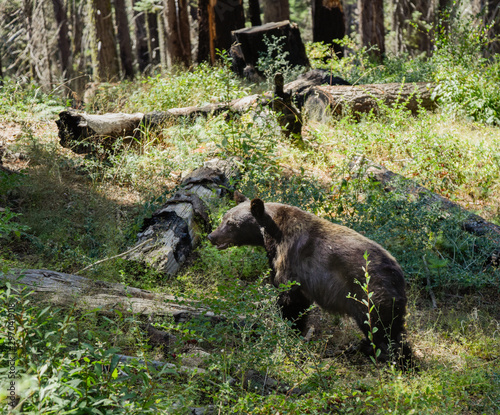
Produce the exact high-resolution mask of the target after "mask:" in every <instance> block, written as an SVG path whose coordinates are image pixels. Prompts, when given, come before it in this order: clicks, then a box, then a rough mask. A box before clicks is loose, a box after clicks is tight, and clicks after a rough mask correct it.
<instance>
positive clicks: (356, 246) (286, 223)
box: [208, 195, 411, 358]
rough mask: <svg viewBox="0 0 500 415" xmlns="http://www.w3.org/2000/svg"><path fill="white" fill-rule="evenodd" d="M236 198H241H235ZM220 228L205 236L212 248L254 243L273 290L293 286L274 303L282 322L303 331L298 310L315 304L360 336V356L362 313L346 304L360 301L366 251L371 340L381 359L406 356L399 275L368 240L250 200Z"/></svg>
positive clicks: (287, 207)
mask: <svg viewBox="0 0 500 415" xmlns="http://www.w3.org/2000/svg"><path fill="white" fill-rule="evenodd" d="M241 196H242V195H241ZM239 202H240V203H239V204H238V205H237V206H236V207H234V208H232V209H231V210H229V211H228V212H227V213H226V214H225V216H224V218H223V219H222V223H221V224H220V226H219V227H218V228H217V229H216V230H215V231H213V232H212V233H211V234H210V235H208V239H209V240H210V242H211V243H212V244H214V245H216V246H217V247H218V248H219V249H225V248H227V247H229V246H232V245H236V246H242V245H257V246H263V247H264V248H265V249H266V252H267V255H268V258H269V263H270V266H271V268H272V271H273V273H272V276H273V284H274V285H275V286H279V284H281V283H287V282H288V281H296V282H298V283H299V284H300V285H293V286H292V288H291V289H290V290H289V291H288V292H286V293H284V294H282V295H281V296H280V298H279V300H278V301H279V305H280V306H281V309H282V313H283V316H284V317H285V318H287V319H289V320H291V321H294V322H295V324H296V326H297V328H298V329H299V330H304V329H305V324H306V317H305V311H306V310H307V309H308V308H309V306H310V305H311V304H312V303H313V302H316V303H317V304H318V305H319V306H320V307H321V308H322V309H324V310H326V311H328V312H330V313H335V314H348V315H350V316H351V317H353V318H354V319H355V321H356V323H357V324H358V326H359V328H360V329H361V331H362V332H363V333H364V334H365V336H366V340H365V341H364V351H365V352H367V353H369V352H370V351H371V348H370V347H369V344H370V342H369V341H368V332H369V326H368V325H367V324H366V320H367V315H366V313H367V307H366V305H365V304H361V303H360V302H359V301H356V300H354V299H352V298H348V296H349V294H351V295H352V296H356V298H357V299H358V300H363V299H366V298H367V296H366V293H364V292H363V289H362V287H361V286H360V284H358V283H357V282H356V281H359V282H360V283H361V284H365V283H366V279H365V271H364V270H363V267H366V261H365V260H364V258H363V256H364V254H365V252H367V253H368V255H369V257H368V260H369V265H368V273H369V275H370V282H369V286H368V289H369V292H371V293H373V294H372V297H371V298H370V300H371V302H372V303H373V304H374V305H375V309H374V311H373V313H372V317H371V318H372V324H373V327H377V330H375V333H373V342H374V343H375V345H376V346H377V348H379V349H381V351H382V357H389V354H390V353H391V352H396V353H393V357H394V356H395V355H396V354H397V355H398V356H397V357H401V356H402V355H406V356H405V357H406V358H409V357H410V356H409V355H410V354H411V351H410V349H409V347H408V346H406V345H405V343H404V342H403V339H402V336H403V334H404V319H405V314H406V294H405V280H404V276H403V271H402V269H401V267H400V266H399V264H398V263H397V261H396V260H395V259H394V257H393V256H392V255H391V254H390V253H389V252H387V251H386V250H385V249H384V248H382V247H381V246H380V245H379V244H377V243H376V242H374V241H372V240H370V239H368V238H366V237H364V236H363V235H361V234H359V233H357V232H356V231H354V230H352V229H349V228H347V227H345V226H341V225H337V224H334V223H332V222H329V221H327V220H325V219H321V218H319V217H317V216H315V215H313V214H310V213H307V212H305V211H303V210H301V209H299V208H297V207H294V206H290V205H285V204H281V203H265V204H264V202H263V201H262V200H260V199H254V200H252V201H251V202H250V201H249V200H248V199H246V198H244V197H240V200H239Z"/></svg>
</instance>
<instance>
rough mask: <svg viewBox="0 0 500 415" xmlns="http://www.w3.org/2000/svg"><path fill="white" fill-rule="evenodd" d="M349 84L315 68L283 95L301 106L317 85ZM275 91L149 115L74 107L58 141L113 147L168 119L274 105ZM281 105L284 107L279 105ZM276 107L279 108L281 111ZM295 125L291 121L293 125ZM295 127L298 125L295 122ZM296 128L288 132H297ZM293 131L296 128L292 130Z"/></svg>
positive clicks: (62, 118)
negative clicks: (98, 112)
mask: <svg viewBox="0 0 500 415" xmlns="http://www.w3.org/2000/svg"><path fill="white" fill-rule="evenodd" d="M323 84H326V85H348V83H347V82H346V81H344V80H343V79H342V78H339V77H336V76H333V75H332V74H331V73H330V72H329V71H325V70H320V69H314V70H311V71H309V72H306V73H305V74H303V75H301V76H299V77H298V78H297V79H296V80H295V81H293V82H290V83H288V84H286V85H284V87H283V90H284V94H285V96H284V98H285V99H286V100H293V102H294V104H295V105H297V107H298V108H299V109H300V108H301V107H302V105H303V102H304V100H305V97H306V96H307V95H308V90H309V89H310V88H311V87H313V86H318V85H323ZM273 103H274V94H273V93H272V92H267V93H265V94H254V95H249V96H246V97H243V98H238V99H235V100H232V101H230V102H228V103H214V104H209V105H205V106H203V107H197V106H192V107H185V108H171V109H169V110H167V111H153V112H150V113H147V114H143V113H140V112H138V113H135V114H122V113H111V114H103V115H96V114H93V115H92V114H86V113H83V112H78V111H76V110H74V109H67V110H65V111H62V112H61V113H59V119H58V120H57V121H56V124H57V127H58V130H59V133H58V134H59V140H60V141H59V143H60V144H61V146H63V147H65V148H70V149H71V150H72V151H73V152H75V153H78V154H87V153H91V152H94V151H95V150H96V146H98V145H102V146H104V148H105V149H109V148H112V146H113V144H114V143H115V142H116V139H117V138H119V137H121V138H123V141H124V144H127V143H129V142H131V141H133V140H137V141H140V139H141V137H142V135H143V133H144V132H146V131H151V130H152V129H154V128H157V127H160V126H162V125H164V124H165V123H167V122H175V121H176V120H178V119H180V118H183V117H192V118H196V117H199V116H207V115H209V114H212V115H217V114H221V113H224V112H227V113H229V114H241V113H244V112H246V111H249V110H252V109H255V108H257V107H258V106H271V107H273V105H272V104H273ZM279 108H281V107H279ZM279 108H277V109H276V110H279ZM290 125H292V124H290ZM293 127H295V124H293ZM293 127H292V128H291V129H290V130H286V131H285V133H287V132H288V133H292V134H296V133H297V130H296V129H294V130H293ZM292 130H293V131H292Z"/></svg>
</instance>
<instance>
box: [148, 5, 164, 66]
mask: <svg viewBox="0 0 500 415" xmlns="http://www.w3.org/2000/svg"><path fill="white" fill-rule="evenodd" d="M146 28H147V32H148V36H147V39H148V54H149V63H150V64H152V65H159V64H160V63H161V53H160V34H159V31H160V27H158V13H157V12H147V13H146Z"/></svg>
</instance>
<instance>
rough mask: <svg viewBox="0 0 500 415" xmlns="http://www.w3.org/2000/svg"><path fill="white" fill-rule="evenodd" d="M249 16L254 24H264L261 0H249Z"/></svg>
mask: <svg viewBox="0 0 500 415" xmlns="http://www.w3.org/2000/svg"><path fill="white" fill-rule="evenodd" d="M248 18H249V20H250V24H251V25H252V26H260V25H261V24H262V19H261V18H260V4H259V0H249V2H248Z"/></svg>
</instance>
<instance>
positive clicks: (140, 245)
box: [76, 238, 153, 275]
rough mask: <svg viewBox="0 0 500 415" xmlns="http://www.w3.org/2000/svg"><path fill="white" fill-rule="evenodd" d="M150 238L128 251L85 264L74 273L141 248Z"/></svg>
mask: <svg viewBox="0 0 500 415" xmlns="http://www.w3.org/2000/svg"><path fill="white" fill-rule="evenodd" d="M152 240H153V238H149V239H146V240H145V241H144V242H141V243H140V244H139V245H137V246H134V247H133V248H131V249H129V250H128V251H125V252H122V253H121V254H118V255H114V256H111V257H108V258H104V259H100V260H99V261H97V262H94V263H93V264H90V265H88V266H86V267H85V268H83V269H81V270H80V271H78V272H77V273H76V275H78V274H79V273H80V272H83V271H86V270H88V269H89V268H92V267H95V266H96V265H97V264H101V263H103V262H106V261H111V260H112V259H115V258H120V257H122V256H125V255H127V254H130V253H131V252H134V251H136V250H137V249H139V248H142V247H143V246H144V245H146V244H147V243H148V242H151V241H152Z"/></svg>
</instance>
